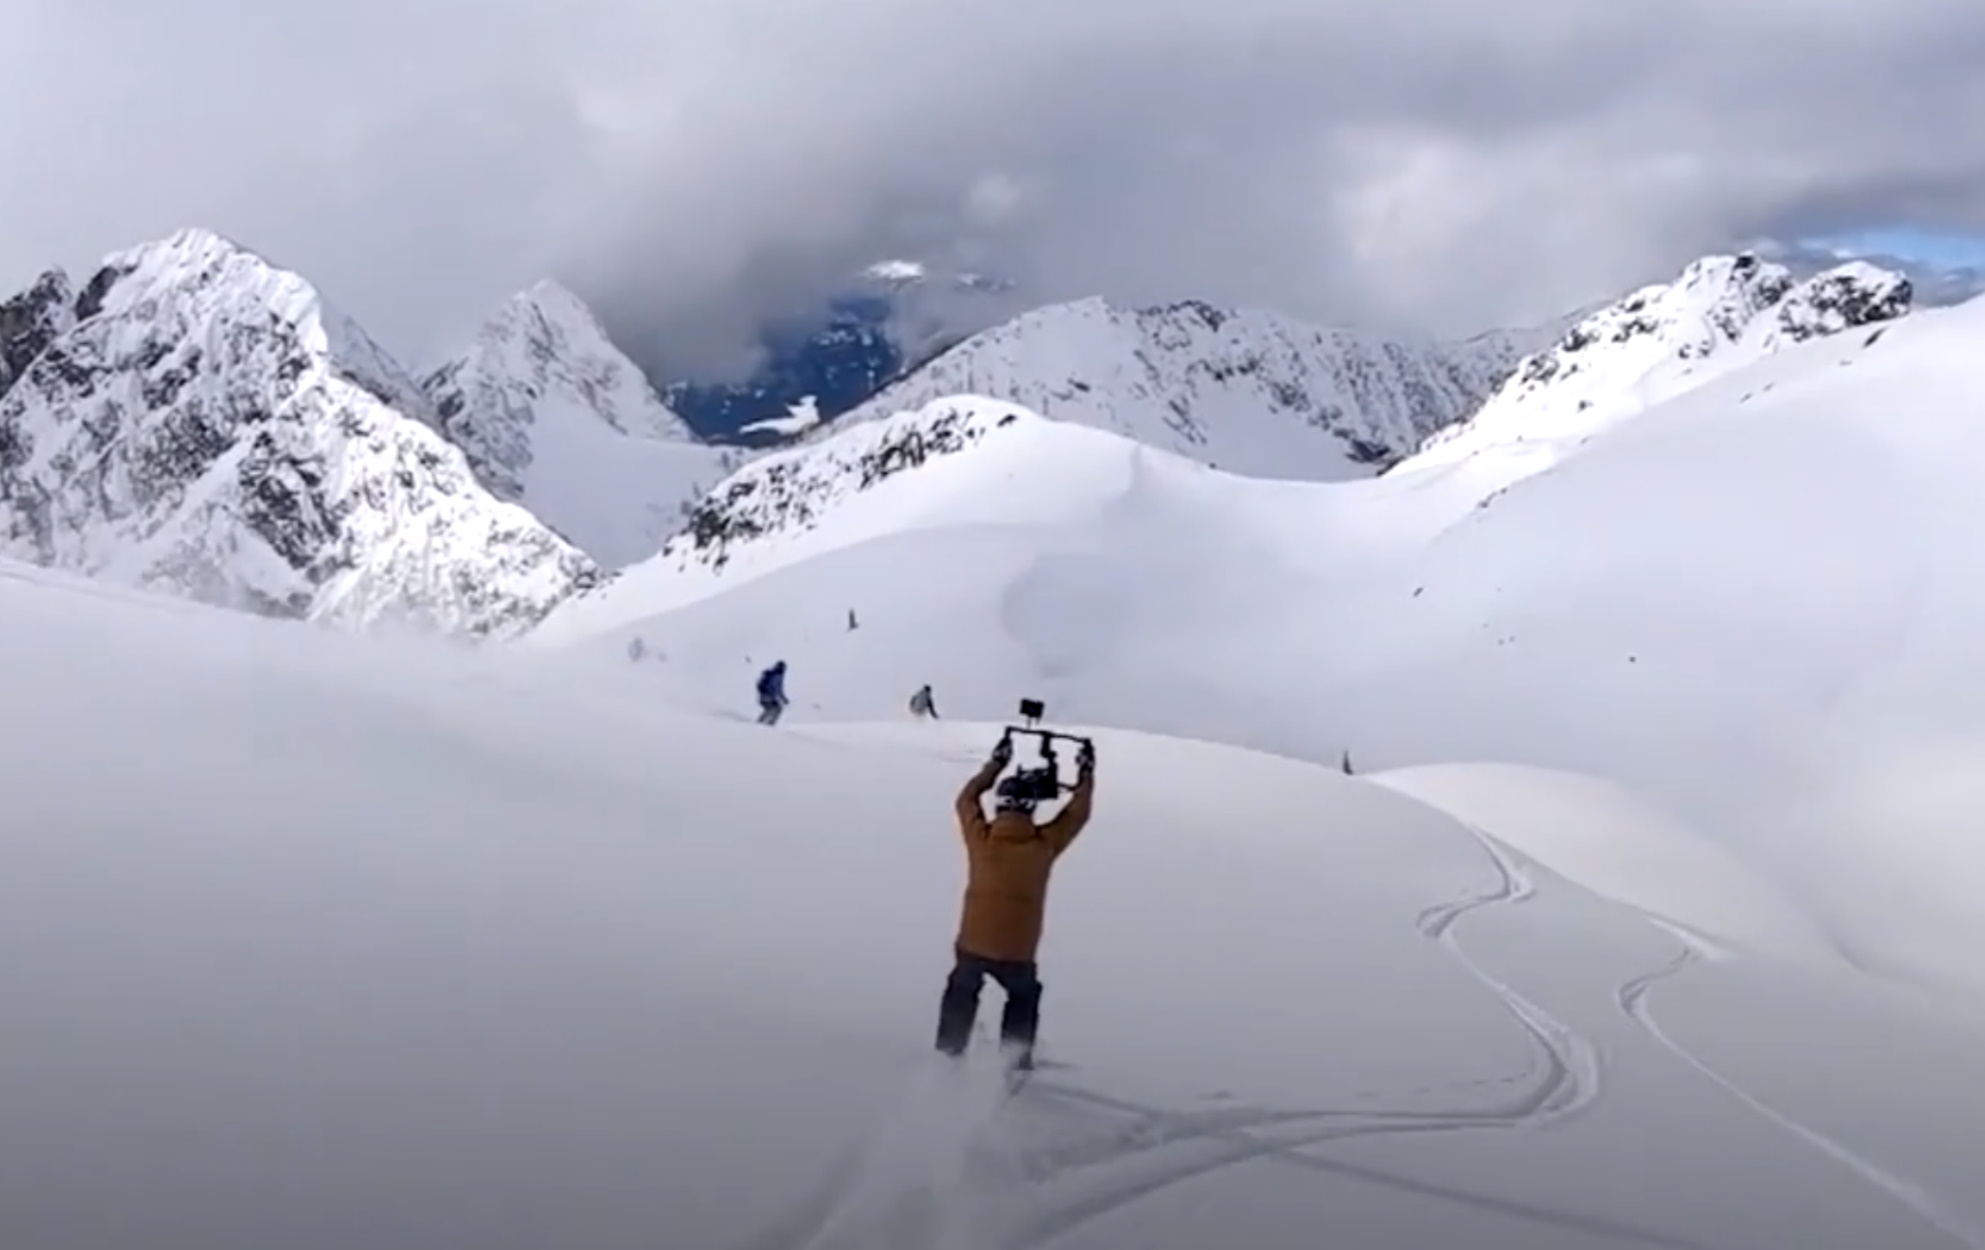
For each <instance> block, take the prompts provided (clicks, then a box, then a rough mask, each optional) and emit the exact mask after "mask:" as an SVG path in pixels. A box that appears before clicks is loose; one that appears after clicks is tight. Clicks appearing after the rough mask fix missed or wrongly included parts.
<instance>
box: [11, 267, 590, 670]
mask: <svg viewBox="0 0 1985 1250" xmlns="http://www.w3.org/2000/svg"><path fill="white" fill-rule="evenodd" d="M36 289H37V291H44V292H45V294H46V295H47V296H48V298H45V299H41V300H40V301H39V307H40V309H41V311H40V312H39V313H38V314H36V316H38V317H39V321H35V320H34V318H27V319H26V320H28V321H30V322H33V323H34V325H36V326H39V328H38V329H34V328H33V327H31V332H30V333H29V334H26V335H20V334H17V333H14V332H12V331H11V330H9V329H5V328H0V338H5V340H6V342H7V344H8V347H7V354H8V355H10V356H12V357H14V358H15V361H16V363H18V361H19V359H20V358H21V357H25V356H27V354H28V353H27V349H28V348H34V349H35V350H34V351H33V353H32V358H31V360H29V361H28V363H26V364H25V366H24V367H23V368H22V369H21V370H20V373H19V376H18V377H16V378H15V379H14V381H13V384H12V385H11V386H9V387H8V388H7V389H6V390H5V392H4V393H3V394H0V549H4V550H6V551H8V552H10V553H11V554H14V555H18V556H22V557H26V558H29V559H32V560H34V561H36V562H38V563H41V564H46V565H54V566H60V567H63V568H69V569H76V570H80V571H84V572H87V573H89V574H91V575H93V576H97V577H101V578H105V579H107V580H110V581H115V582H121V583H124V584H129V585H143V586H153V587H159V588H164V589H170V590H172V591H175V592H177V593H181V594H184V595H188V596H191V597H193V598H197V599H200V600H204V601H207V602H211V603H219V604H225V605H229V606H234V607H241V608H247V609H250V610H253V611H257V612H263V613H269V614H273V615H280V616H293V617H302V618H306V619H309V620H315V621H324V622H330V623H336V624H340V625H354V626H356V625H370V624H375V623H378V622H380V621H382V620H386V619H393V620H399V621H416V622H421V623H424V624H429V625H434V626H438V627H441V628H444V629H448V630H451V631H459V632H464V633H468V634H475V635H484V636H503V635H506V634H510V633H514V632H516V631H517V630H520V629H523V628H527V627H528V626H530V625H532V624H534V623H535V622H536V621H537V619H538V618H539V617H541V616H542V615H543V614H544V613H545V611H547V610H548V609H549V608H550V607H551V606H552V605H553V604H555V603H557V602H558V601H559V600H561V599H563V598H565V597H566V596H568V595H570V594H572V593H573V592H574V591H575V590H578V589H581V588H583V587H586V586H588V585H591V584H592V581H593V579H594V578H595V577H596V575H597V572H598V570H597V569H596V568H595V567H594V566H593V564H592V563H591V562H590V561H588V560H587V559H586V558H585V557H584V556H583V555H582V554H581V553H579V552H578V551H576V550H574V549H573V548H572V547H570V546H569V545H567V544H566V543H565V542H563V541H561V540H560V539H559V538H558V536H557V535H555V534H553V533H552V532H551V531H550V530H548V529H546V528H545V527H544V526H543V525H542V524H540V523H539V522H538V521H537V519H536V518H534V517H532V516H531V515H530V514H529V513H528V512H526V511H524V510H523V509H521V508H518V507H515V506H512V505H509V504H505V503H502V502H499V501H498V500H496V499H495V498H493V497H491V496H490V495H489V494H488V493H487V492H486V491H484V490H483V489H482V487H481V486H480V485H479V484H478V483H477V482H476V480H475V478H474V476H473V475H472V474H471V473H470V471H469V467H468V465H467V463H466V462H465V461H464V460H463V457H462V453H461V452H460V451H458V450H457V449H456V448H455V447H453V446H451V445H450V444H449V443H447V442H446V441H445V440H443V439H442V438H441V437H440V436H439V435H438V434H436V433H435V432H434V431H433V430H432V429H431V428H429V426H428V424H427V420H429V419H431V417H432V414H430V413H429V412H428V411H427V408H426V400H425V399H424V398H423V397H422V395H421V393H420V391H419V388H418V387H416V386H415V385H414V383H413V382H412V381H411V380H410V379H409V378H407V376H406V375H405V374H404V373H403V372H402V371H401V370H400V369H399V367H398V366H397V365H395V364H394V363H393V362H392V361H391V360H390V359H389V358H388V357H387V356H386V354H385V353H384V352H382V351H381V350H380V349H379V348H378V347H377V345H375V344H374V343H373V342H372V341H371V339H369V338H367V337H366V335H365V333H364V332H363V331H362V330H361V329H359V327H358V326H357V325H356V324H354V323H353V322H351V321H350V320H349V319H348V318H346V317H344V316H343V315H342V314H340V313H338V312H337V311H336V310H335V309H333V308H330V307H329V306H327V305H326V304H325V302H324V301H323V299H322V298H321V297H320V296H319V295H318V293H317V292H316V291H315V290H314V289H313V288H312V287H311V286H310V285H309V284H308V283H306V282H305V281H304V280H303V279H302V278H299V277H297V276H296V275H295V274H293V273H289V272H286V271H284V270H281V269H277V268H275V267H274V266H272V265H270V264H269V263H268V262H266V261H265V260H263V259H262V258H261V257H259V256H256V255H255V254H253V253H251V252H248V251H246V250H244V249H242V248H240V247H238V246H236V245H235V244H233V243H232V242H230V241H228V240H225V239H223V238H221V237H219V236H217V235H215V234H212V233H210V232H207V231H200V230H187V231H182V232H180V233H178V234H176V235H173V236H172V237H171V238H168V239H165V240H162V241H160V242H157V243H152V244H147V245H145V246H142V247H138V248H134V249H132V250H130V251H127V252H122V253H119V254H117V255H114V256H111V257H110V258H108V259H107V260H106V261H105V262H104V264H103V267H102V268H101V269H99V270H98V271H97V273H96V274H95V275H94V276H93V277H91V279H90V280H89V281H88V283H86V284H85V286H84V288H83V290H82V291H81V293H80V294H79V295H77V296H76V297H75V298H74V300H73V302H68V306H67V307H66V308H62V307H59V305H60V304H62V303H64V302H67V301H66V300H65V296H64V291H65V284H64V283H63V282H62V281H59V280H56V279H53V278H51V279H45V280H44V282H43V284H40V285H38V286H37V288H36ZM30 297H31V298H33V295H32V293H31V296H30ZM10 320H15V319H13V318H9V317H8V316H6V315H5V314H0V321H10Z"/></svg>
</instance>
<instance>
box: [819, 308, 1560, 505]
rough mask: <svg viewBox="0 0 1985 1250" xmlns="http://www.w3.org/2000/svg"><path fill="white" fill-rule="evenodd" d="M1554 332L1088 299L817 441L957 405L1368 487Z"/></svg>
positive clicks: (935, 371)
mask: <svg viewBox="0 0 1985 1250" xmlns="http://www.w3.org/2000/svg"><path fill="white" fill-rule="evenodd" d="M1555 332H1556V327H1552V328H1549V329H1545V330H1539V331H1535V332H1511V333H1496V334H1488V335H1483V336H1481V337H1479V338H1475V339H1471V340H1469V341H1467V342H1465V343H1435V342H1431V341H1430V342H1425V343H1420V342H1408V341H1400V340H1393V339H1387V338H1383V337H1380V336H1377V335H1370V334H1357V333H1352V332H1349V331H1342V330H1324V329H1319V328H1317V327H1314V326H1309V325H1304V324H1302V323H1300V322H1296V321H1291V320H1289V319H1288V318H1285V317H1281V316H1278V315H1275V314H1272V313H1266V312H1258V311H1253V310H1240V311H1228V310H1223V309H1217V308H1213V307H1211V306H1209V305H1206V304H1203V303H1200V302H1198V301H1188V302H1185V303H1181V304H1174V305H1170V306H1166V307H1162V308H1146V309H1126V308H1119V307H1116V306H1114V305H1111V304H1109V303H1107V302H1105V301H1103V300H1101V299H1089V300H1082V301H1079V302H1076V303H1072V304H1056V305H1051V306H1049V307H1046V308H1041V309H1036V310H1035V311H1033V312H1030V313H1027V314H1025V315H1023V316H1020V317H1018V318H1015V319H1014V320H1012V321H1009V322H1007V323H1005V324H1003V325H999V326H995V327H994V328H992V329H990V330H985V331H983V332H981V333H979V334H976V335H974V336H972V337H971V338H969V339H967V340H965V341H964V342H963V343H961V344H959V345H958V346H956V347H954V348H952V349H951V350H950V351H948V352H945V353H944V354H943V355H941V356H938V357H937V358H936V359H934V360H932V361H931V362H930V363H929V364H927V365H925V366H924V367H923V368H922V369H919V370H917V371H916V372H914V373H912V374H911V375H910V376H908V377H907V378H904V379H903V380H902V381H900V382H897V383H895V384H894V385H891V386H889V387H887V388H885V389H884V390H883V391H882V392H881V393H879V394H878V395H876V396H875V398H873V399H871V400H869V401H868V402H867V403H865V404H862V405H861V406H860V407H858V408H855V409H854V410H853V411H851V412H848V413H846V414H844V415H843V416H841V417H839V418H837V419H836V420H834V421H832V422H830V423H829V424H828V425H827V426H826V427H824V429H823V431H822V434H823V435H824V434H833V433H838V432H840V431H842V430H846V429H848V428H850V427H851V426H854V425H857V424H860V423H862V422H864V421H869V420H873V419H875V418H878V417H887V416H889V415H892V414H895V413H898V412H902V411H906V410H914V409H920V408H923V407H925V406H927V405H929V404H930V403H932V402H933V401H935V400H939V399H942V398H945V397H948V396H951V395H956V394H961V393H964V394H975V395H985V396H989V397H992V398H996V399H1000V400H1005V401H1010V402H1013V403H1017V404H1021V405H1024V406H1026V407H1028V408H1030V409H1032V410H1034V411H1036V412H1039V413H1041V414H1042V415H1044V416H1047V417H1051V418H1054V419H1056V420H1061V421H1069V422H1074V423H1078V424H1083V425H1090V426H1094V427H1096V428H1098V429H1103V430H1109V431H1112V432H1114V433H1118V434H1122V435H1125V436H1126V437H1129V438H1133V439H1136V440H1138V441H1139V442H1143V443H1146V444H1148V445H1150V446H1153V447H1159V448H1162V449H1165V450H1168V451H1173V452H1176V453H1178V454H1180V455H1183V456H1187V457H1190V458H1192V459H1194V460H1199V461H1202V462H1205V463H1210V464H1213V465H1216V466H1219V467H1221V468H1224V469H1229V470H1232V471H1234V472H1238V473H1247V474H1251V475H1253V476H1257V477H1275V478H1292V479H1300V480H1316V481H1326V480H1340V479H1347V478H1358V477H1366V476H1370V475H1371V474H1372V473H1373V472H1374V471H1376V469H1377V468H1379V467H1382V466H1384V465H1386V464H1389V463H1391V462H1392V461H1394V460H1396V459H1397V458H1399V457H1400V456H1402V455H1405V454H1406V453H1408V452H1410V451H1412V450H1413V448H1415V447H1416V446H1417V445H1418V444H1419V443H1420V442H1421V441H1422V440H1423V439H1425V438H1426V437H1427V436H1428V435H1429V434H1432V433H1433V432H1434V431H1436V430H1438V429H1441V428H1443V427H1445V426H1447V425H1450V424H1452V423H1454V422H1456V421H1460V420H1462V419H1463V418H1465V417H1467V416H1469V415H1470V414H1471V413H1473V412H1474V411H1475V409H1476V408H1477V407H1479V406H1480V405H1481V403H1482V402H1483V401H1484V400H1485V399H1487V398H1488V396H1489V395H1490V394H1491V393H1492V392H1493V391H1494V390H1495V389H1496V387H1497V386H1498V385H1499V384H1501V383H1502V381H1503V380H1504V379H1505V378H1506V377H1508V376H1509V374H1510V371H1511V370H1512V369H1514V368H1515V367H1516V363H1517V361H1518V359H1519V358H1520V357H1521V356H1522V355H1523V354H1524V353H1525V352H1527V351H1530V350H1532V349H1533V348H1535V347H1538V346H1541V345H1542V344H1543V343H1546V342H1549V341H1550V339H1551V338H1552V337H1554V335H1555Z"/></svg>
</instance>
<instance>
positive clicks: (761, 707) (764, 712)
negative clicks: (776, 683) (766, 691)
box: [758, 699, 786, 725]
mask: <svg viewBox="0 0 1985 1250" xmlns="http://www.w3.org/2000/svg"><path fill="white" fill-rule="evenodd" d="M785 710H786V705H785V704H783V703H775V702H772V701H770V700H767V699H761V700H759V702H758V723H759V724H761V725H776V724H778V723H779V713H781V712H783V711H785Z"/></svg>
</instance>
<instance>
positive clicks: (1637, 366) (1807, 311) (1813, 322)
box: [1391, 253, 1914, 498]
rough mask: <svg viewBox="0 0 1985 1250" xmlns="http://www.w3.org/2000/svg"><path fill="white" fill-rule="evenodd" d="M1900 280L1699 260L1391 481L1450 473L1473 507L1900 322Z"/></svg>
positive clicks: (1577, 328) (1860, 272)
mask: <svg viewBox="0 0 1985 1250" xmlns="http://www.w3.org/2000/svg"><path fill="white" fill-rule="evenodd" d="M1913 294H1914V293H1913V289H1912V287H1911V285H1910V282H1909V280H1908V279H1907V278H1906V277H1904V276H1903V275H1902V274H1900V273H1897V272H1894V271H1891V270H1886V269H1880V268H1877V267H1875V266H1873V265H1870V264H1867V263H1865V262H1861V261H1853V262H1849V263H1847V264H1843V265H1837V266H1835V267H1833V268H1831V269H1827V270H1824V271H1822V272H1820V273H1818V274H1815V275H1813V276H1812V277H1810V278H1807V279H1805V280H1804V281H1794V280H1793V277H1792V271H1791V270H1789V269H1787V268H1786V267H1785V266H1783V265H1779V264H1776V263H1773V262H1770V261H1764V260H1760V259H1759V258H1758V257H1756V256H1755V255H1751V254H1749V253H1745V254H1742V255H1736V256H1710V257H1705V258H1704V259H1702V260H1699V261H1697V262H1695V263H1694V264H1692V265H1690V266H1689V267H1688V268H1687V269H1686V270H1684V271H1683V273H1682V275H1681V276H1680V277H1679V278H1677V279H1676V280H1675V281H1673V282H1670V283H1657V284H1655V285H1652V286H1648V287H1645V288H1643V289H1641V290H1639V291H1635V292H1633V293H1631V294H1629V295H1628V296H1626V297H1625V298H1624V299H1621V300H1620V301H1618V302H1617V303H1614V304H1612V305H1609V306H1607V307H1604V308H1600V309H1598V310H1596V311H1594V312H1592V313H1591V314H1590V315H1588V316H1586V317H1584V318H1583V319H1581V320H1580V321H1579V322H1578V323H1577V324H1576V325H1574V326H1573V327H1571V329H1570V330H1569V332H1568V333H1566V335H1565V336H1564V338H1563V339H1562V340H1560V341H1559V342H1558V343H1557V344H1556V345H1554V346H1553V347H1551V348H1550V349H1549V350H1547V351H1543V352H1539V353H1538V354H1536V355H1534V356H1529V357H1526V358H1525V359H1524V361H1523V362H1522V364H1521V365H1520V366H1519V367H1518V368H1517V370H1516V371H1515V374H1514V376H1512V377H1511V378H1510V379H1509V381H1508V382H1506V383H1505V384H1504V385H1503V386H1502V387H1501V388H1500V389H1499V390H1498V391H1497V392H1496V393H1495V394H1494V395H1493V396H1491V397H1490V399H1489V401H1488V402H1487V403H1485V404H1483V405H1482V407H1481V409H1480V410H1479V411H1477V412H1476V413H1475V414H1474V415H1473V416H1471V417H1470V418H1469V419H1468V420H1466V421H1464V422H1461V423H1459V424H1456V425H1452V426H1449V427H1447V428H1445V429H1442V430H1439V431H1437V432H1436V433H1434V434H1433V435H1432V436H1431V437H1430V438H1428V439H1427V441H1426V443H1425V444H1424V445H1423V446H1422V447H1421V448H1420V450H1419V451H1418V452H1417V453H1415V454H1414V455H1412V456H1411V457H1408V458H1407V459H1405V460H1404V461H1402V462H1401V463H1399V464H1398V465H1395V466H1393V468H1392V470H1391V471H1392V472H1394V473H1397V474H1401V475H1404V474H1408V473H1415V472H1421V471H1425V470H1433V469H1446V470H1449V471H1451V472H1456V473H1458V474H1459V475H1460V476H1462V477H1463V478H1465V479H1466V480H1467V481H1469V482H1470V483H1471V489H1472V493H1473V494H1474V496H1475V497H1476V498H1480V497H1483V496H1486V495H1488V494H1489V493H1491V492H1492V491H1494V490H1496V489H1499V488H1501V487H1503V486H1506V485H1508V484H1509V483H1510V482H1511V481H1514V480H1515V479H1516V478H1518V477H1520V476H1524V475H1527V474H1530V473H1535V472H1539V471H1541V470H1543V469H1545V468H1548V467H1549V466H1550V465H1552V464H1554V463H1556V462H1557V461H1558V460H1560V459H1562V458H1563V457H1564V456H1565V455H1566V454H1567V453H1568V452H1569V451H1570V450H1571V449H1573V448H1575V447H1577V446H1578V445H1579V444H1580V443H1581V442H1582V441H1583V440H1584V439H1587V438H1590V437H1591V436H1592V435H1593V434H1595V433H1597V432H1598V431H1600V430H1603V429H1606V428H1607V427H1609V426H1611V425H1613V424H1615V423H1616V422H1619V421H1621V420H1624V419H1626V418H1628V417H1631V416H1634V415H1636V414H1638V413H1641V412H1644V411H1646V410H1647V409H1648V408H1650V407H1653V406H1654V405H1656V404H1659V403H1660V402H1661V401H1663V400H1666V399H1671V398H1674V397H1675V396H1677V395H1680V394H1682V393H1684V392H1686V391H1688V390H1690V389H1691V388H1693V387H1697V386H1701V385H1702V384H1703V383H1705V382H1708V381H1710V380H1712V379H1714V378H1717V377H1720V376H1722V375H1723V374H1726V373H1729V372H1731V371H1732V370H1735V369H1739V368H1742V367H1743V366H1745V365H1747V364H1750V363H1752V362H1754V361H1756V360H1759V359H1761V358H1763V357H1765V356H1769V355H1771V354H1772V353H1774V352H1777V351H1779V350H1781V349H1782V348H1784V347H1787V346H1790V345H1792V344H1796V343H1804V342H1808V341H1810V340H1812V339H1815V338H1821V337H1824V336H1826V335H1831V334H1838V333H1841V332H1843V331H1846V330H1853V329H1859V328H1861V327H1865V326H1871V325H1874V324H1877V323H1880V322H1886V321H1891V320H1894V319H1895V318H1898V317H1901V316H1904V315H1905V314H1907V313H1908V312H1909V310H1910V305H1911V300H1912V298H1913Z"/></svg>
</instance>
